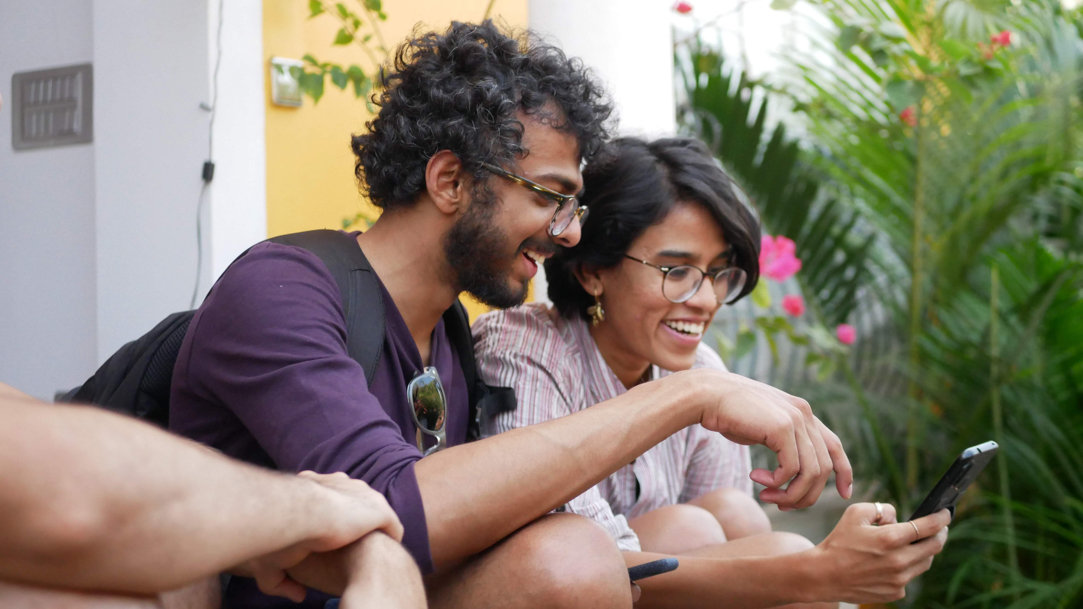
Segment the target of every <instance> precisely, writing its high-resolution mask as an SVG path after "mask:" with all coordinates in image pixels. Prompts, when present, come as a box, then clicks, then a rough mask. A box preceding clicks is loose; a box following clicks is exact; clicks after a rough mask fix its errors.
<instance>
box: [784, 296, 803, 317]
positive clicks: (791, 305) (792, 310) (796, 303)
mask: <svg viewBox="0 0 1083 609" xmlns="http://www.w3.org/2000/svg"><path fill="white" fill-rule="evenodd" d="M782 309H783V310H784V311H786V312H787V313H789V314H790V315H793V316H794V317H801V316H802V315H804V314H805V299H804V298H801V296H799V295H797V294H787V295H785V296H783V297H782Z"/></svg>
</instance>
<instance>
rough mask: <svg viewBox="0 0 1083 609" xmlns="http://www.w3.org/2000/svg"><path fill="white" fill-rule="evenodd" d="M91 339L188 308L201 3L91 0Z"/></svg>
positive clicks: (203, 95) (199, 150)
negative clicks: (94, 316) (94, 318)
mask: <svg viewBox="0 0 1083 609" xmlns="http://www.w3.org/2000/svg"><path fill="white" fill-rule="evenodd" d="M93 25H94V79H95V95H94V97H95V100H94V101H95V108H94V116H95V121H96V124H95V129H94V158H95V166H96V171H97V178H96V184H95V190H94V196H95V202H96V206H97V214H98V216H97V220H98V222H97V227H96V228H97V230H96V233H95V236H96V238H97V258H96V263H97V275H98V286H97V287H98V292H97V305H98V344H97V355H98V358H99V359H104V358H105V357H106V356H107V355H109V354H110V353H112V352H113V351H115V350H116V348H117V347H119V346H120V345H122V344H123V343H125V342H127V341H128V340H131V339H132V338H135V336H136V335H138V334H140V333H141V332H142V331H143V330H147V329H150V327H151V326H153V325H154V323H156V322H157V321H158V320H159V319H161V318H162V317H164V316H165V315H166V314H168V313H170V312H173V311H178V310H181V309H185V308H188V303H189V300H190V298H191V294H192V289H193V285H194V282H195V268H196V243H195V218H196V208H197V204H198V201H199V194H200V188H201V185H202V181H201V179H200V170H201V167H202V165H203V161H204V160H205V159H206V156H207V141H208V128H209V127H208V124H209V120H208V114H207V113H206V112H205V111H203V110H201V109H200V107H199V104H200V102H202V101H204V100H206V99H207V91H208V78H207V73H208V60H207V55H208V53H207V10H206V0H195V1H191V0H189V1H170V2H142V1H140V0H102V1H98V2H94V8H93Z"/></svg>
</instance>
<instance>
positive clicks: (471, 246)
mask: <svg viewBox="0 0 1083 609" xmlns="http://www.w3.org/2000/svg"><path fill="white" fill-rule="evenodd" d="M496 205H497V200H496V197H495V196H493V195H491V194H488V193H485V192H484V191H483V190H482V189H480V188H479V189H476V190H475V192H474V200H473V202H471V204H470V208H469V209H468V210H467V212H466V213H465V214H464V215H463V217H461V218H459V219H458V220H457V221H456V222H455V224H454V225H453V226H452V227H451V230H450V231H448V234H447V237H446V238H445V239H444V255H445V256H446V257H447V261H448V264H449V265H450V266H451V270H452V272H453V273H455V280H456V284H457V285H458V288H459V289H460V290H463V291H466V292H469V293H470V294H472V295H473V296H474V297H475V298H477V299H478V300H480V301H481V302H483V303H485V304H487V305H489V306H490V307H496V308H498V309H506V308H508V307H513V306H515V305H517V304H522V302H523V301H524V300H526V294H527V288H528V286H527V285H526V284H524V285H523V286H522V288H520V289H518V290H516V289H514V288H513V287H512V286H511V282H510V281H509V280H508V275H509V264H508V260H507V256H508V250H509V249H511V248H510V247H509V246H508V239H507V236H506V235H504V234H503V233H501V232H500V230H499V229H498V228H497V227H496V226H495V225H494V223H493V221H492V220H493V215H494V213H493V212H494V211H495V210H496Z"/></svg>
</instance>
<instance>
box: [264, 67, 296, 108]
mask: <svg viewBox="0 0 1083 609" xmlns="http://www.w3.org/2000/svg"><path fill="white" fill-rule="evenodd" d="M302 66H304V64H303V63H302V62H301V61H300V60H298V59H288V58H286V57H272V58H271V102H272V103H274V104H275V105H276V106H287V107H291V108H297V107H300V105H301V85H300V83H298V82H297V79H296V78H294V77H293V74H290V68H293V67H297V68H300V67H302Z"/></svg>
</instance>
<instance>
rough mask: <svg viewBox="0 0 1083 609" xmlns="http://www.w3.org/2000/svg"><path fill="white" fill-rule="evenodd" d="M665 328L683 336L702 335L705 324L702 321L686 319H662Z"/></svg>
mask: <svg viewBox="0 0 1083 609" xmlns="http://www.w3.org/2000/svg"><path fill="white" fill-rule="evenodd" d="M662 323H663V324H665V325H666V327H667V328H670V329H671V330H674V331H676V332H679V333H681V334H684V335H685V336H703V330H704V329H705V328H706V327H707V324H705V323H703V322H699V323H692V322H688V321H663V322H662Z"/></svg>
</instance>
